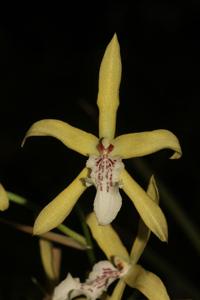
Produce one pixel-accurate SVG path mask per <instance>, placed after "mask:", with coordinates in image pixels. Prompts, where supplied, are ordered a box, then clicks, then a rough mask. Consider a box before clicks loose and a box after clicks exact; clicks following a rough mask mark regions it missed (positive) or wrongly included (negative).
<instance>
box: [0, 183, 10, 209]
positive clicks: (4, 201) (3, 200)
mask: <svg viewBox="0 0 200 300" xmlns="http://www.w3.org/2000/svg"><path fill="white" fill-rule="evenodd" d="M8 207H9V199H8V194H7V192H6V190H5V189H4V187H3V185H2V184H0V210H1V211H4V210H6V209H7V208H8Z"/></svg>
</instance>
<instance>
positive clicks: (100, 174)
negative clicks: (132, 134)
mask: <svg viewBox="0 0 200 300" xmlns="http://www.w3.org/2000/svg"><path fill="white" fill-rule="evenodd" d="M113 148H114V146H113V145H112V144H110V143H109V141H108V139H102V140H101V141H100V143H99V145H98V146H97V149H98V150H99V156H96V155H91V156H90V157H89V159H88V160H87V163H86V166H87V168H89V169H91V173H90V176H89V177H88V178H86V180H85V182H86V185H87V186H90V185H92V184H93V185H94V186H95V187H96V189H97V193H96V197H95V200H94V211H95V213H96V216H97V219H98V221H99V223H100V224H102V225H106V224H109V223H111V221H112V220H113V219H114V218H115V217H116V215H117V213H118V211H119V209H120V207H121V196H120V194H119V187H121V184H120V179H119V177H120V172H121V170H122V169H123V168H124V164H123V163H122V160H121V158H120V157H112V156H111V155H110V154H111V152H112V150H113Z"/></svg>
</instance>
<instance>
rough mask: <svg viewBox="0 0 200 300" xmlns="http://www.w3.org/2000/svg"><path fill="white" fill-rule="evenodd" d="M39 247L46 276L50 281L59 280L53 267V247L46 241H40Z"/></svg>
mask: <svg viewBox="0 0 200 300" xmlns="http://www.w3.org/2000/svg"><path fill="white" fill-rule="evenodd" d="M39 245H40V256H41V260H42V265H43V268H44V271H45V273H46V276H47V278H48V279H49V280H50V281H56V280H57V279H58V278H57V276H56V272H55V270H54V265H53V245H52V243H51V242H49V241H47V240H45V239H40V240H39Z"/></svg>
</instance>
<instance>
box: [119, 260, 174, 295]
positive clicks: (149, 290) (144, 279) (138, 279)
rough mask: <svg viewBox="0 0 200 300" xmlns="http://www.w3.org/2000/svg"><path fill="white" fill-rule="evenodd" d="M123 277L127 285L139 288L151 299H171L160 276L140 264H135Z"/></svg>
mask: <svg viewBox="0 0 200 300" xmlns="http://www.w3.org/2000/svg"><path fill="white" fill-rule="evenodd" d="M123 279H124V281H125V282H126V284H127V285H129V286H130V287H132V288H136V289H137V290H139V291H140V292H141V293H142V294H144V295H145V296H146V297H147V299H149V300H170V298H169V295H168V293H167V290H166V288H165V286H164V284H163V283H162V281H161V280H160V278H159V277H158V276H156V275H155V274H153V273H151V272H149V271H146V270H145V269H144V268H142V267H141V266H140V265H134V266H133V267H132V268H131V270H130V271H129V273H128V274H127V275H125V277H124V278H123Z"/></svg>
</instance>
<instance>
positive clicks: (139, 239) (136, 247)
mask: <svg viewBox="0 0 200 300" xmlns="http://www.w3.org/2000/svg"><path fill="white" fill-rule="evenodd" d="M147 195H148V196H149V197H150V198H151V199H152V200H153V201H155V203H157V204H158V202H159V193H158V188H157V185H156V181H155V178H154V176H151V178H150V180H149V185H148V188H147ZM150 233H151V231H150V229H149V228H148V227H147V226H146V224H145V223H144V222H143V220H142V219H140V221H139V226H138V232H137V236H136V238H135V240H134V242H133V246H132V249H131V252H130V259H131V263H132V264H135V263H137V262H138V260H139V258H140V256H141V255H142V253H143V251H144V248H145V247H146V245H147V242H148V240H149V237H150Z"/></svg>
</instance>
